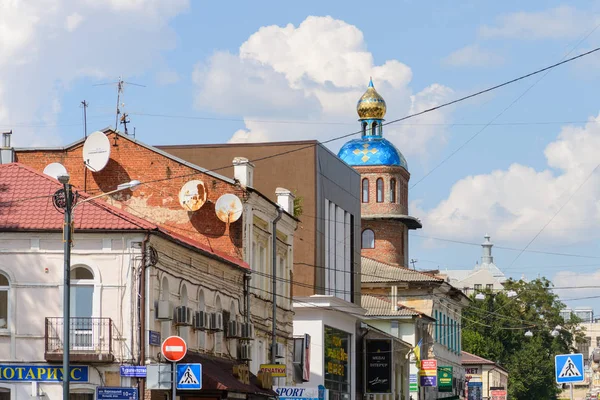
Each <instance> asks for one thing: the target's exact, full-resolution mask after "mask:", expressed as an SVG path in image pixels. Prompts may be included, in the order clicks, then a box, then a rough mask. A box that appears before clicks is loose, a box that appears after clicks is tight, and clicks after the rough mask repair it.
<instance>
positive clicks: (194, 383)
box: [177, 364, 202, 390]
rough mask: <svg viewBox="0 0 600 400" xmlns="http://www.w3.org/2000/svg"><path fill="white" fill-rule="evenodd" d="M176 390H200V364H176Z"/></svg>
mask: <svg viewBox="0 0 600 400" xmlns="http://www.w3.org/2000/svg"><path fill="white" fill-rule="evenodd" d="M177 389H178V390H200V389H202V364H177Z"/></svg>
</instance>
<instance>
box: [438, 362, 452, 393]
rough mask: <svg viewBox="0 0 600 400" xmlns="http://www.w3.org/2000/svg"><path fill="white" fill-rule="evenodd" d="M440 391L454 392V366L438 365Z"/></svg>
mask: <svg viewBox="0 0 600 400" xmlns="http://www.w3.org/2000/svg"><path fill="white" fill-rule="evenodd" d="M437 374H438V392H452V367H451V366H450V367H438V369H437Z"/></svg>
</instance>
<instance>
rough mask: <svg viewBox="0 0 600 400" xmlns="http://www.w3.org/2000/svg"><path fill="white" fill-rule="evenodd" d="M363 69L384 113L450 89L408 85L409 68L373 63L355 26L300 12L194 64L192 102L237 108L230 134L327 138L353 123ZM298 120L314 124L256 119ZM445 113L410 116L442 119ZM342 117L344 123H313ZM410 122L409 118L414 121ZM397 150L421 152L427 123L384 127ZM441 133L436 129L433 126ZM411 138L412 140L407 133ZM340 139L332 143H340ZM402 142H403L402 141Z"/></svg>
mask: <svg viewBox="0 0 600 400" xmlns="http://www.w3.org/2000/svg"><path fill="white" fill-rule="evenodd" d="M369 76H372V77H373V81H374V83H375V87H376V89H377V90H378V92H379V93H380V94H381V95H382V96H383V97H384V98H385V100H386V102H387V105H388V115H387V118H388V119H393V118H396V117H399V116H404V115H406V114H407V113H408V112H410V111H411V110H420V109H423V108H424V107H425V105H432V104H439V102H442V101H444V100H447V99H448V96H449V95H450V94H451V93H452V91H451V90H450V89H449V88H447V87H445V86H443V85H441V84H433V85H431V86H429V87H427V88H426V89H424V90H423V91H421V92H419V93H413V91H412V90H411V88H410V86H409V85H410V82H411V79H412V71H411V69H410V68H409V67H408V66H407V65H405V64H403V63H402V62H400V61H398V60H388V61H386V62H385V63H383V64H381V65H376V64H375V62H374V59H373V55H372V54H371V53H370V52H369V51H368V50H367V46H366V43H365V39H364V37H363V34H362V32H361V31H360V30H359V29H358V28H357V27H356V26H353V25H350V24H348V23H346V22H344V21H340V20H336V19H334V18H332V17H314V16H310V17H307V18H306V19H305V20H304V21H303V22H302V23H301V24H300V25H299V26H297V27H296V26H294V25H292V24H288V25H286V26H284V27H280V26H275V25H273V26H266V27H262V28H260V29H259V30H258V31H257V32H255V33H254V34H252V35H251V36H250V37H249V38H248V40H247V41H246V42H244V43H243V44H242V45H241V46H240V49H239V53H238V54H231V53H228V52H217V53H215V54H214V55H213V56H212V57H211V58H210V59H208V60H206V61H205V62H201V63H198V64H197V65H196V68H195V69H194V73H193V80H194V83H195V84H196V86H197V88H198V92H197V95H196V106H197V107H198V108H201V109H207V108H208V109H210V110H212V111H216V112H218V113H221V114H226V115H242V116H243V117H244V118H245V120H246V122H245V129H242V130H239V131H237V132H235V133H234V135H233V137H232V138H231V141H248V142H257V141H265V140H293V139H307V138H317V139H321V140H324V139H327V138H332V137H335V136H340V135H343V134H346V133H349V132H351V131H353V130H357V129H358V128H359V125H358V123H356V125H352V123H353V122H354V121H356V119H357V118H356V116H355V115H356V114H354V116H353V112H354V110H355V107H356V102H357V100H358V99H359V98H360V96H361V95H362V94H363V93H364V91H365V89H366V86H367V83H368V80H369ZM269 119H278V120H303V121H310V122H313V123H315V124H312V125H309V124H293V123H290V124H276V123H264V122H257V120H269ZM447 119H448V114H447V113H446V112H439V113H437V114H436V115H435V116H433V115H427V116H424V117H422V118H419V119H418V122H420V123H426V122H436V123H437V122H442V123H443V122H445V121H447ZM319 122H342V123H348V125H331V124H318V123H319ZM415 122H417V120H415ZM385 132H386V137H388V138H390V139H391V140H393V141H394V142H395V144H396V145H398V146H399V147H400V150H401V151H403V152H404V153H405V154H408V155H411V154H417V153H423V152H425V151H426V150H427V149H430V147H428V146H425V144H426V143H428V142H430V141H431V139H432V138H433V136H434V132H433V130H431V129H429V128H422V127H420V126H419V127H415V126H412V127H411V128H410V129H408V128H405V127H402V126H400V125H391V126H388V127H386V128H385ZM436 134H437V137H438V138H440V139H442V141H443V138H444V130H443V129H439V127H438V129H437V133H436ZM415 138H417V140H415ZM341 144H343V141H339V142H336V143H335V144H334V145H333V146H332V147H336V146H340V145H341ZM404 146H406V147H404Z"/></svg>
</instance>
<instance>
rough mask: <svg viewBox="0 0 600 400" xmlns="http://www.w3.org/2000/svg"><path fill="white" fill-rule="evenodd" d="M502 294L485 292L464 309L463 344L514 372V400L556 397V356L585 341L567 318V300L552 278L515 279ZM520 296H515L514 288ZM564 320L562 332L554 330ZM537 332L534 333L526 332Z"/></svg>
mask: <svg viewBox="0 0 600 400" xmlns="http://www.w3.org/2000/svg"><path fill="white" fill-rule="evenodd" d="M504 287H505V290H504V291H503V292H499V293H492V292H490V291H488V292H483V293H484V295H485V299H484V300H475V298H474V296H475V295H473V296H472V300H473V303H472V304H471V305H470V306H469V307H467V308H466V309H465V310H464V311H463V332H462V335H463V336H462V337H463V349H464V350H465V351H467V352H469V353H473V354H476V355H478V356H480V357H483V358H486V359H488V360H492V361H495V362H496V363H498V364H499V365H500V366H501V367H503V368H504V369H506V370H507V371H508V372H509V382H508V394H509V397H510V398H511V399H514V400H525V399H527V400H529V399H555V398H556V396H557V394H558V393H559V392H560V389H559V388H558V387H557V385H556V383H555V378H554V356H555V355H556V354H564V353H570V352H571V351H572V350H574V348H573V347H572V345H573V343H580V342H581V341H582V340H584V337H583V333H582V332H581V331H580V330H579V328H578V324H577V322H578V321H576V320H573V319H571V320H570V321H564V320H563V318H562V317H561V316H560V311H561V310H562V309H563V308H564V304H563V303H561V302H560V300H559V299H558V296H557V295H555V294H554V293H553V292H552V283H551V282H550V281H549V280H547V279H546V278H539V279H536V280H534V281H531V282H524V281H512V280H509V281H507V282H506V283H505V284H504ZM511 290H513V291H515V292H516V293H517V296H515V297H512V298H509V297H508V296H507V293H508V291H511ZM558 325H560V327H561V328H562V329H559V330H558V332H559V334H558V336H556V337H555V336H553V335H552V334H551V332H552V331H553V330H555V327H556V326H558ZM528 330H529V331H531V332H532V333H533V336H532V337H526V336H525V332H526V331H528Z"/></svg>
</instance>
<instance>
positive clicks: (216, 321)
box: [210, 312, 223, 331]
mask: <svg viewBox="0 0 600 400" xmlns="http://www.w3.org/2000/svg"><path fill="white" fill-rule="evenodd" d="M210 330H211V331H222V330H223V313H220V312H216V313H212V314H211V321H210Z"/></svg>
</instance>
